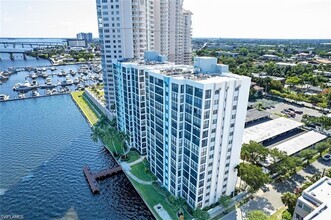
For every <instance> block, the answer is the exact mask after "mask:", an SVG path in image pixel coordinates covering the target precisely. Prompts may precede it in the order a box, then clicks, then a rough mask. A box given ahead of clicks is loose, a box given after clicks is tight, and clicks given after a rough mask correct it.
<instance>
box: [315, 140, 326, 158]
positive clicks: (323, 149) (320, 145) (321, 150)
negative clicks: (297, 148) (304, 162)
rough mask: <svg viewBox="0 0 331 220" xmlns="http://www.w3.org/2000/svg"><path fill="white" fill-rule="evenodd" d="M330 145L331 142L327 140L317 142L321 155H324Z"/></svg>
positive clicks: (317, 149) (317, 148)
mask: <svg viewBox="0 0 331 220" xmlns="http://www.w3.org/2000/svg"><path fill="white" fill-rule="evenodd" d="M329 147H330V143H329V142H327V141H323V142H320V143H318V144H316V146H315V149H316V151H317V152H318V153H319V154H320V157H321V156H322V153H323V152H324V151H325V150H326V149H328V148H329Z"/></svg>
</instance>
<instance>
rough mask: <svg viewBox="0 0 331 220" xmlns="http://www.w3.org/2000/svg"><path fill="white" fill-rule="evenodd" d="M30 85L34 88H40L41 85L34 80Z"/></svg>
mask: <svg viewBox="0 0 331 220" xmlns="http://www.w3.org/2000/svg"><path fill="white" fill-rule="evenodd" d="M30 85H31V86H33V87H39V83H38V82H37V80H32V82H31V84H30Z"/></svg>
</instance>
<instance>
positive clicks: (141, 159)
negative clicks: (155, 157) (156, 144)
mask: <svg viewBox="0 0 331 220" xmlns="http://www.w3.org/2000/svg"><path fill="white" fill-rule="evenodd" d="M144 159H145V156H141V157H140V158H139V159H138V160H135V161H133V162H131V163H129V165H130V166H133V165H136V164H137V163H140V162H142V161H143V160H144Z"/></svg>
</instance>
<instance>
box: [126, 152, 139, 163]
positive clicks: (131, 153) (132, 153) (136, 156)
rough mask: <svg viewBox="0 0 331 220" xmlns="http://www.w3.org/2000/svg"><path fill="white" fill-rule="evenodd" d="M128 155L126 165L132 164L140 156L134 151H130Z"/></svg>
mask: <svg viewBox="0 0 331 220" xmlns="http://www.w3.org/2000/svg"><path fill="white" fill-rule="evenodd" d="M128 155H129V156H130V159H129V160H128V161H127V162H128V163H132V162H133V161H136V160H138V159H139V158H140V155H139V154H138V153H137V152H136V151H130V152H129V153H128Z"/></svg>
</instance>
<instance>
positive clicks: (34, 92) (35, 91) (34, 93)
mask: <svg viewBox="0 0 331 220" xmlns="http://www.w3.org/2000/svg"><path fill="white" fill-rule="evenodd" d="M32 96H33V97H38V96H40V94H39V92H38V90H33V91H32Z"/></svg>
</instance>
